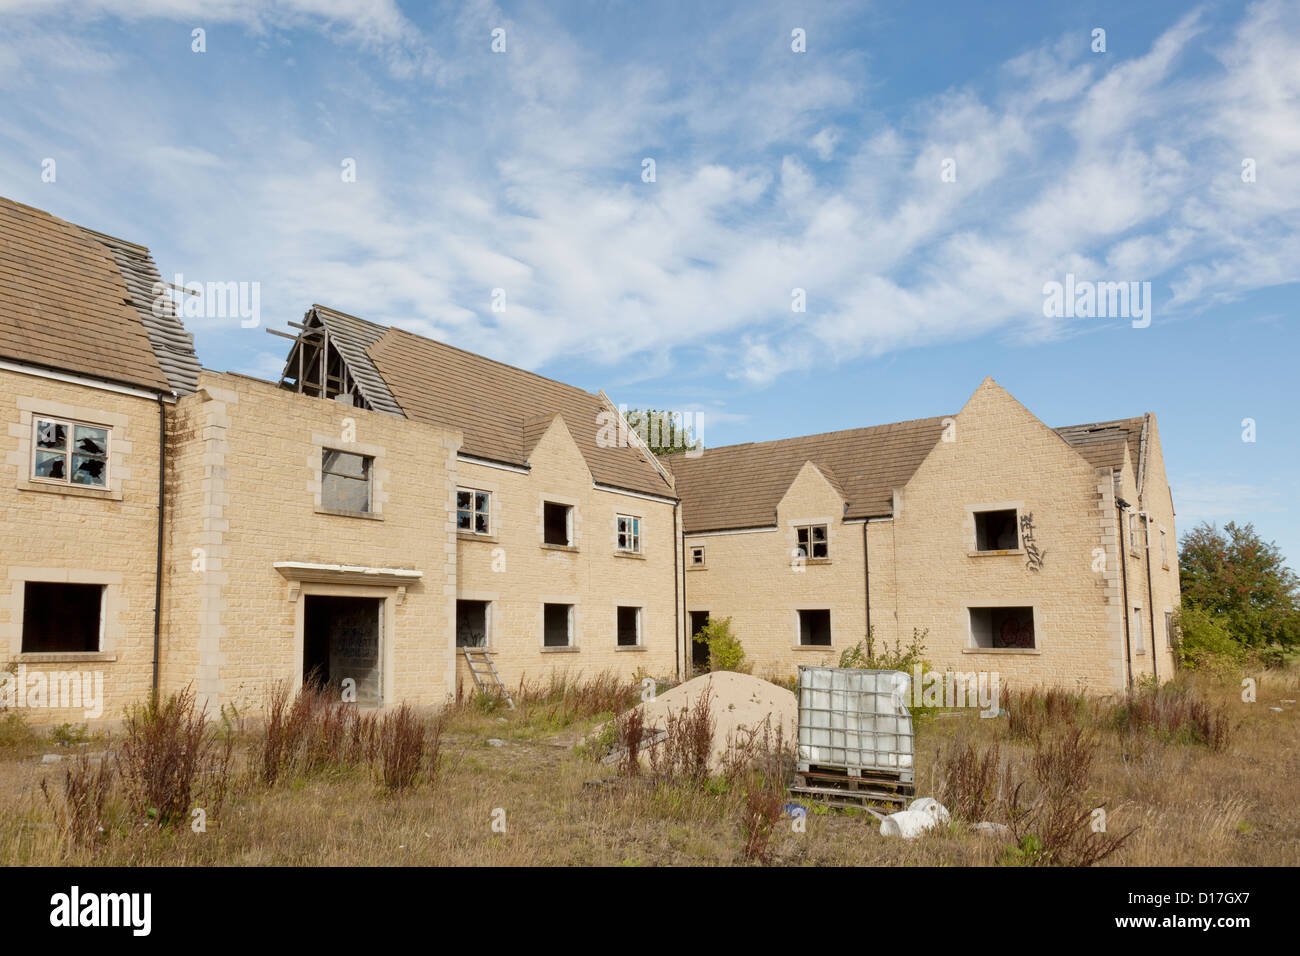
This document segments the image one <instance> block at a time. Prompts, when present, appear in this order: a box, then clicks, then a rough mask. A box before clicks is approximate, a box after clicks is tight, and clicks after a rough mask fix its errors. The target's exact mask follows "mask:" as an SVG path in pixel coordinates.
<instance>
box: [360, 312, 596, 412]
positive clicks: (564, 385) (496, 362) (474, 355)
mask: <svg viewBox="0 0 1300 956" xmlns="http://www.w3.org/2000/svg"><path fill="white" fill-rule="evenodd" d="M361 321H362V322H364V321H366V320H365V319H362V320H361ZM384 327H385V328H387V329H388V330H389V331H392V332H401V333H402V334H403V335H409V336H411V337H412V338H416V339H419V340H420V341H422V342H430V343H432V344H433V345H441V346H442V347H443V348H446V349H451V350H452V351H453V352H459V353H460V354H461V355H468V356H469V357H470V358H474V359H479V360H480V361H483V362H491V363H492V364H493V365H496V366H499V367H500V368H508V369H510V371H512V372H522V373H523V374H524V375H528V376H531V377H532V378H536V379H540V380H541V381H543V382H550V383H551V384H552V385H558V386H560V387H561V388H564V389H567V390H569V391H570V392H577V393H579V394H581V395H585V396H587V397H588V398H594V399H599V398H600V396H599V395H598V394H597V393H595V392H589V391H587V390H586V389H585V388H579V387H578V386H576V385H570V384H569V383H568V382H561V381H560V380H559V379H557V378H549V377H547V376H545V375H541V374H539V373H538V372H533V371H530V370H528V369H526V368H520V367H519V366H518V365H511V364H510V363H509V362H502V361H501V360H500V359H494V358H492V357H491V356H488V355H484V354H482V353H481V352H471V351H470V350H469V349H463V348H461V347H460V346H459V345H452V344H451V343H450V342H443V341H441V340H440V339H434V338H430V337H429V336H427V335H421V334H420V333H419V332H412V331H411V330H410V329H403V328H400V327H399V326H396V325H389V326H384Z"/></svg>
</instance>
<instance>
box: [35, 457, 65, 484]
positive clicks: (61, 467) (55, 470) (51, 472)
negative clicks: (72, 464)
mask: <svg viewBox="0 0 1300 956" xmlns="http://www.w3.org/2000/svg"><path fill="white" fill-rule="evenodd" d="M67 461H68V458H67V456H66V455H63V454H60V453H59V452H51V451H38V452H37V453H36V477H37V478H56V479H58V480H60V481H62V480H63V479H65V478H67Z"/></svg>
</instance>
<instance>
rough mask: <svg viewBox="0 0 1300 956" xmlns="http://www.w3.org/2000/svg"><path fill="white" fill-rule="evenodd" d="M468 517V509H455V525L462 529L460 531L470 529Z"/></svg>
mask: <svg viewBox="0 0 1300 956" xmlns="http://www.w3.org/2000/svg"><path fill="white" fill-rule="evenodd" d="M469 517H470V515H469V512H468V511H457V512H456V527H457V528H459V529H460V530H462V531H468V530H469V529H470V520H469Z"/></svg>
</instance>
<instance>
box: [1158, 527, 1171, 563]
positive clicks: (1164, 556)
mask: <svg viewBox="0 0 1300 956" xmlns="http://www.w3.org/2000/svg"><path fill="white" fill-rule="evenodd" d="M1160 566H1161V567H1162V568H1167V567H1169V535H1168V533H1167V532H1166V531H1165V529H1164V528H1161V529H1160Z"/></svg>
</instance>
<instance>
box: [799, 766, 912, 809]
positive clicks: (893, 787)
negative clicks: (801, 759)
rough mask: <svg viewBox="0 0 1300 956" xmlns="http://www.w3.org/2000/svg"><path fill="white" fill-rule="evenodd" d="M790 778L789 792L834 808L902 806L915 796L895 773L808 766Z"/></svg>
mask: <svg viewBox="0 0 1300 956" xmlns="http://www.w3.org/2000/svg"><path fill="white" fill-rule="evenodd" d="M794 776H795V783H794V785H793V786H791V787H790V788H789V790H790V792H791V793H793V794H798V795H800V796H806V797H808V798H809V799H812V800H817V801H819V802H821V803H826V804H829V805H831V806H836V807H865V806H867V805H869V804H872V803H896V804H900V805H903V804H906V803H908V802H909V801H910V800H911V798H912V797H914V796H915V795H916V784H915V783H914V782H913V781H911V780H902V779H900V778H899V775H897V774H889V773H879V772H876V773H873V772H871V771H857V772H851V771H849V770H848V769H846V768H844V767H819V766H812V767H809V768H808V769H807V770H798V771H796V772H795V775H794Z"/></svg>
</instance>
